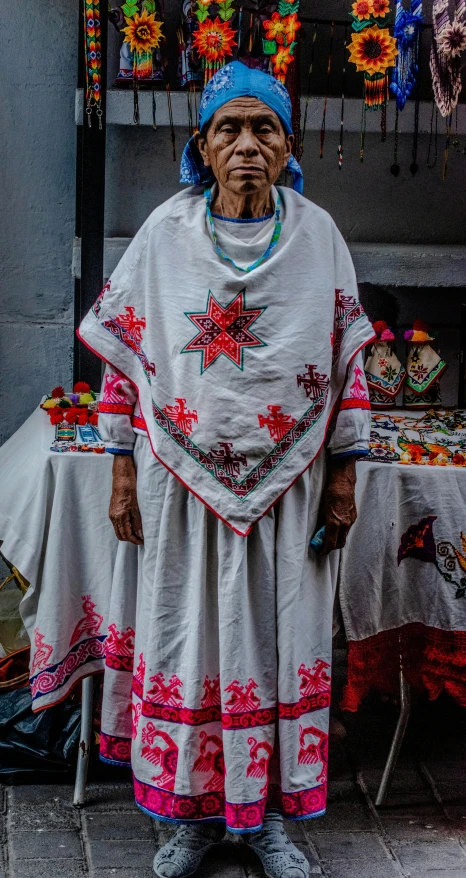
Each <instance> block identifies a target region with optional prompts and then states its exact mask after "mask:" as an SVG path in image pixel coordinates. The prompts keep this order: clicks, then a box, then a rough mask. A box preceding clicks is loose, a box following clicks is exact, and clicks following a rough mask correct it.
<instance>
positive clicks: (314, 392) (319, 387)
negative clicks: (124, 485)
mask: <svg viewBox="0 0 466 878" xmlns="http://www.w3.org/2000/svg"><path fill="white" fill-rule="evenodd" d="M306 369H307V372H304V374H303V375H297V376H296V377H297V381H298V387H304V390H305V392H306V396H307V397H311V398H312V399H317V397H319V396H321V394H322V393H323V392H324V391H325V388H326V387H327V385H328V378H327V376H326V375H323V374H321V373H320V372H316V371H315V369H316V367H315V366H314V365H312V363H311V364H309V363H306Z"/></svg>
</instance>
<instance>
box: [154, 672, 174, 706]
mask: <svg viewBox="0 0 466 878" xmlns="http://www.w3.org/2000/svg"><path fill="white" fill-rule="evenodd" d="M149 680H150V682H151V683H154V684H155V685H154V686H153V687H152V689H149V691H148V692H147V695H146V698H147V700H148V701H153V702H154V703H155V704H165V705H169V706H170V707H181V705H182V704H183V696H182V695H181V692H180V689H181V688H182V686H183V683H182V682H181V680H180V678H179V677H177V676H176V674H173V675H172V676H171V677H170V679H169V681H168V683H165V677H164V675H163V674H162V673H160V671H159V673H158V674H155V676H154V677H149Z"/></svg>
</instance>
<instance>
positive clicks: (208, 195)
mask: <svg viewBox="0 0 466 878" xmlns="http://www.w3.org/2000/svg"><path fill="white" fill-rule="evenodd" d="M204 198H205V204H206V216H207V220H208V223H209V228H210V233H211V235H212V240H213V243H214V247H215V252H216V253H217V254H218V255H219V256H220V257H221V258H222V259H224V260H225V262H229V263H230V264H231V265H232V266H233V268H236V269H237V270H238V271H243V272H245V273H248V272H250V271H253V269H254V268H258V267H259V265H262V263H263V262H265V260H266V259H268V258H269V256H270V254H271V253H272V250H274V249H275V247H276V246H277V244H278V240H279V238H280V235H281V231H282V224H281V221H280V213H281V205H282V202H281V198H280V194H279V193H278V194H277V204H276V207H275V226H274V230H273V234H272V237H271V239H270V244H269V246H268V247H267V250H266V251H265V253H264V255H263V256H260V257H259V259H256V261H255V262H253V263H252V265H248V266H247V267H246V268H242V267H241V266H240V265H237V264H236V262H235V261H234V260H233V259H231V257H230V256H227V254H226V253H224V251H223V250H222V248H221V247H220V246H219V243H218V240H217V235H216V233H215V225H214V220H213V217H212V210H211V205H212V189H209V188H207V189H204Z"/></svg>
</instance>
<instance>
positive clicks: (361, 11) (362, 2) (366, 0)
mask: <svg viewBox="0 0 466 878" xmlns="http://www.w3.org/2000/svg"><path fill="white" fill-rule="evenodd" d="M352 10H353V16H354V18H357V19H358V21H369V19H370V18H371V16H372V13H373V6H372V0H356V3H353V6H352Z"/></svg>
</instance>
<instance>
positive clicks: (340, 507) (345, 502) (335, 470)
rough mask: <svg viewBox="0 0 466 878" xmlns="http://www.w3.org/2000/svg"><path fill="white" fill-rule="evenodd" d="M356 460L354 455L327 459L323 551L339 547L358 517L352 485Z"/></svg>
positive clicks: (324, 553)
mask: <svg viewBox="0 0 466 878" xmlns="http://www.w3.org/2000/svg"><path fill="white" fill-rule="evenodd" d="M355 485H356V461H355V458H354V456H353V455H351V456H349V457H341V458H337V459H336V460H332V459H330V461H329V469H328V476H327V484H326V487H325V493H324V511H325V540H324V545H323V546H322V554H323V555H328V554H329V552H333V550H334V549H342V548H343V546H344V545H345V543H346V537H347V536H348V532H349V530H350V528H351V527H352V525H353V524H354V522H355V521H356V518H357V512H356V501H355V497H354V488H355Z"/></svg>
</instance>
